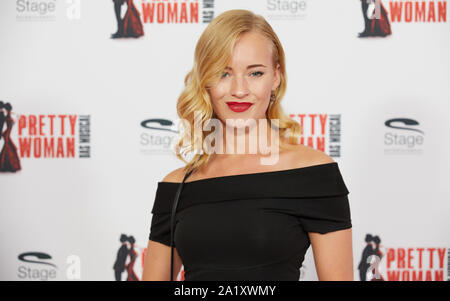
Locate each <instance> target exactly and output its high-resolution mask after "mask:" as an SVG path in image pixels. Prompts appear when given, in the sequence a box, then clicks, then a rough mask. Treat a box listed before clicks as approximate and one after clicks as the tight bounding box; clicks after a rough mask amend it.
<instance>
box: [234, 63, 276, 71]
mask: <svg viewBox="0 0 450 301" xmlns="http://www.w3.org/2000/svg"><path fill="white" fill-rule="evenodd" d="M254 67H264V68H266V67H267V66H265V65H263V64H254V65H248V66H247V69H251V68H254ZM225 69H230V70H233V68H231V67H228V66H226V67H225Z"/></svg>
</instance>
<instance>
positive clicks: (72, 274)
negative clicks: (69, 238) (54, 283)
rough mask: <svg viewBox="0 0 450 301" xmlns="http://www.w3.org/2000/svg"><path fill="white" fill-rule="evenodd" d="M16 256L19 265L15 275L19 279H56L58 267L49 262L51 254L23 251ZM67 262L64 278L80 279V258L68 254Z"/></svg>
mask: <svg viewBox="0 0 450 301" xmlns="http://www.w3.org/2000/svg"><path fill="white" fill-rule="evenodd" d="M17 258H18V259H19V261H20V263H21V264H20V265H19V267H18V269H17V277H18V278H19V279H21V280H25V281H31V280H40V281H47V280H58V279H57V276H58V267H57V266H56V264H54V263H53V262H51V261H50V260H51V259H52V256H50V255H49V254H47V253H43V252H25V253H21V254H19V256H17ZM66 263H67V264H68V266H67V269H66V278H67V279H68V280H79V279H81V260H80V257H79V256H77V255H69V256H68V257H67V258H66Z"/></svg>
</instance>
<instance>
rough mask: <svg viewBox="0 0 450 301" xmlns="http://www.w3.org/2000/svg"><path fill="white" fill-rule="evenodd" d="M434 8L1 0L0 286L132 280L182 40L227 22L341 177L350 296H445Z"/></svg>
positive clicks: (443, 21)
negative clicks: (241, 25)
mask: <svg viewBox="0 0 450 301" xmlns="http://www.w3.org/2000/svg"><path fill="white" fill-rule="evenodd" d="M447 2H448V1H446V0H441V1H434V0H422V1H414V0H411V1H405V0H396V1H387V0H383V1H381V2H379V1H378V2H376V1H370V0H369V1H366V0H363V1H361V0H345V1H335V0H167V1H165V0H134V1H131V0H125V1H111V0H89V1H88V0H67V1H66V0H2V1H1V2H0V100H1V101H2V103H0V106H1V112H0V126H1V132H2V135H1V139H0V150H1V153H0V232H1V241H2V243H1V244H0V266H1V269H0V280H122V281H126V280H141V278H142V267H143V262H144V258H145V252H146V246H147V243H148V235H149V231H150V223H151V218H152V214H151V209H152V206H153V202H154V198H155V192H156V188H157V182H158V181H161V180H162V179H163V177H164V176H165V175H167V174H168V173H169V172H170V171H172V170H174V169H176V168H179V167H181V166H183V162H182V161H180V160H178V159H177V158H176V157H175V154H174V151H173V149H172V147H173V145H174V143H175V142H176V139H177V138H178V137H179V136H178V129H177V126H176V125H177V120H178V116H177V113H176V101H177V98H178V96H179V94H180V93H181V91H182V89H183V85H184V83H183V81H184V77H185V75H186V73H187V72H188V71H189V70H190V69H191V68H192V64H193V55H194V49H195V45H196V42H197V40H198V38H199V37H200V35H201V33H202V32H203V30H204V29H205V28H206V26H207V25H208V23H209V22H210V21H211V20H212V19H213V18H214V17H215V16H217V15H219V14H220V13H222V12H224V11H226V10H229V9H237V8H242V9H249V10H251V11H253V12H255V13H257V14H259V15H262V16H264V17H265V18H266V20H267V21H268V22H269V23H270V24H271V25H272V27H273V28H274V30H275V32H276V33H277V34H278V36H279V38H280V40H281V42H282V44H283V47H284V50H285V53H286V64H287V80H288V81H287V83H288V84H287V85H288V86H287V87H288V88H287V93H286V95H285V97H284V99H283V107H284V109H285V111H286V112H287V113H288V114H289V115H290V116H291V117H292V118H293V119H294V120H296V121H298V122H299V123H301V124H302V126H303V133H302V138H301V139H302V140H301V142H302V143H303V144H305V145H308V146H310V147H313V148H315V149H319V150H322V151H323V152H325V153H327V154H329V155H330V156H331V157H333V158H334V160H335V161H336V162H338V163H339V167H340V170H341V173H342V174H343V177H344V180H345V182H346V185H347V187H348V189H349V191H350V194H349V201H350V207H351V213H352V223H353V255H354V275H355V280H362V281H369V280H391V281H392V280H395V281H397V280H398V281H408V280H410V281H412V280H431V281H442V280H450V268H449V263H450V260H449V258H450V235H449V232H450V231H449V230H450V221H449V218H450V185H449V181H450V176H449V173H448V171H449V169H450V159H449V151H448V150H449V149H450V140H449V139H448V137H449V133H450V56H449V53H450V24H449V23H450V21H449V16H448V12H449V4H448V3H447ZM121 24H128V25H129V24H134V25H133V26H132V27H130V26H122V25H121ZM446 137H447V138H446ZM300 272H301V273H300V275H301V276H300V279H299V280H317V275H316V271H315V266H314V259H313V253H312V249H311V248H310V249H309V250H308V253H307V255H306V259H305V261H304V263H303V266H302V268H301V270H300ZM177 280H179V281H183V280H184V273H183V270H182V271H181V272H180V274H179V275H178V276H177Z"/></svg>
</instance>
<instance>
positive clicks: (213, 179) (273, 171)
mask: <svg viewBox="0 0 450 301" xmlns="http://www.w3.org/2000/svg"><path fill="white" fill-rule="evenodd" d="M337 164H338V163H337V162H329V163H322V164H315V165H309V166H304V167H298V168H290V169H281V170H272V171H264V172H253V173H245V174H237V175H227V176H220V177H211V178H205V179H199V180H194V181H189V182H184V185H187V184H190V183H194V184H195V183H203V182H208V181H217V180H226V179H235V178H239V177H250V176H253V177H255V176H263V175H274V174H284V173H290V172H300V171H303V170H310V169H315V168H319V167H325V166H331V165H337ZM158 184H169V185H170V184H172V185H173V184H181V182H165V181H161V182H158Z"/></svg>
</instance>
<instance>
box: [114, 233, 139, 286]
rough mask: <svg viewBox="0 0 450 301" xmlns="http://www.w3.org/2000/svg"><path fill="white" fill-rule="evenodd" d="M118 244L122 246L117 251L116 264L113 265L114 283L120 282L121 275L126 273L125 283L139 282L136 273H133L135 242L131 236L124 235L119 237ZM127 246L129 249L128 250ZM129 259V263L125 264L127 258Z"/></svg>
mask: <svg viewBox="0 0 450 301" xmlns="http://www.w3.org/2000/svg"><path fill="white" fill-rule="evenodd" d="M120 242H121V243H122V246H121V247H120V248H119V250H118V251H117V258H116V262H115V263H114V266H113V270H114V277H115V279H116V281H122V273H123V272H124V271H125V270H126V271H127V278H126V279H125V280H126V281H139V278H138V277H137V275H136V273H135V272H134V270H133V268H134V263H135V261H136V257H137V253H136V251H135V250H134V243H135V242H136V240H135V239H134V237H133V236H127V235H125V234H122V235H120ZM128 244H129V245H130V247H129V248H128ZM128 257H129V258H130V261H129V262H128V263H127V264H125V262H126V261H127V258H128Z"/></svg>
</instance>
